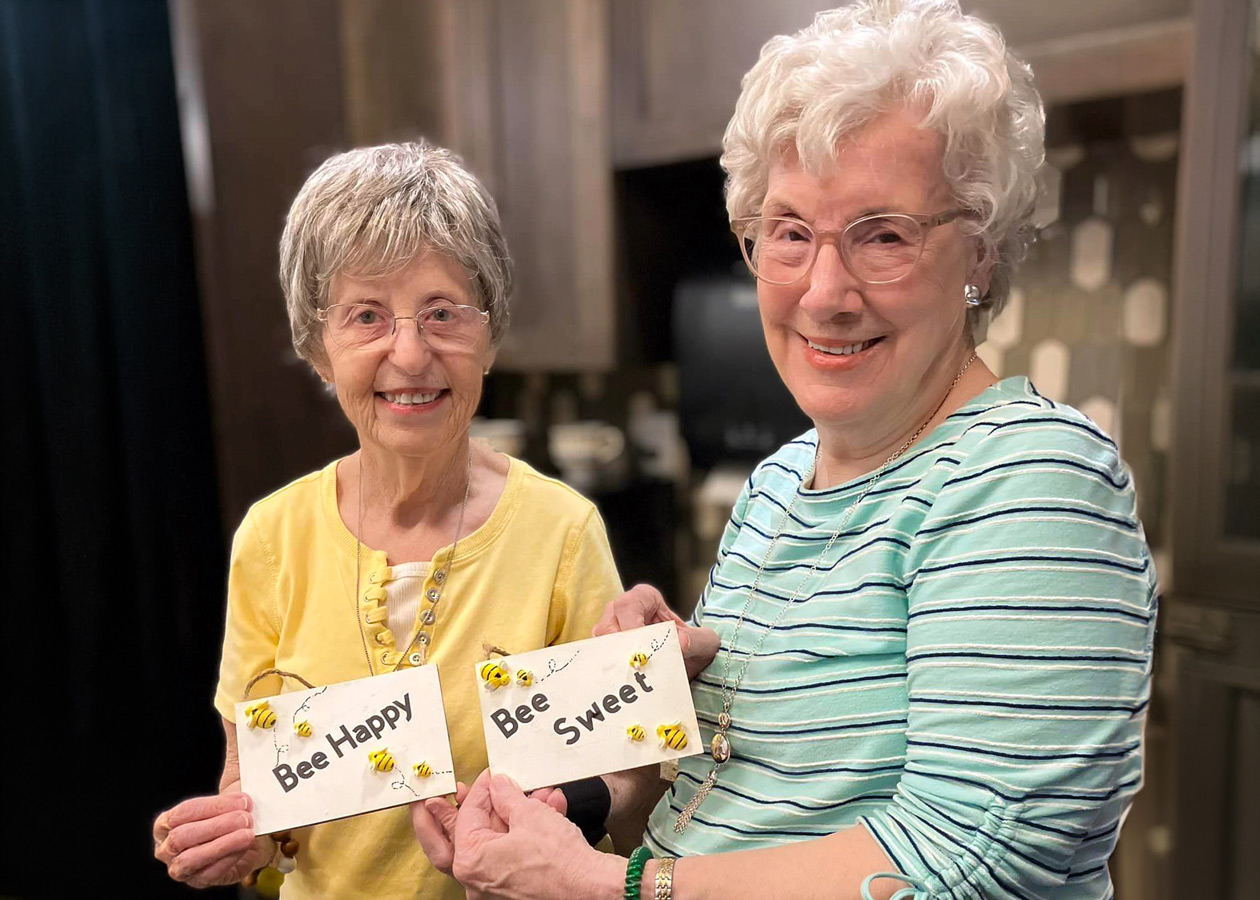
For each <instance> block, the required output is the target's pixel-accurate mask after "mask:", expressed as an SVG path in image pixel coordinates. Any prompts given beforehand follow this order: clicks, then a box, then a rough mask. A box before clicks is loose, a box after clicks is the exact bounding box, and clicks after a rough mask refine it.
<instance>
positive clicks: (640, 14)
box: [612, 0, 836, 168]
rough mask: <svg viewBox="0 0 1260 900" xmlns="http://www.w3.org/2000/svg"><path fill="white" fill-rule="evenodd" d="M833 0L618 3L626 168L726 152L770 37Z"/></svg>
mask: <svg viewBox="0 0 1260 900" xmlns="http://www.w3.org/2000/svg"><path fill="white" fill-rule="evenodd" d="M835 5H836V4H835V2H834V0H833V2H827V0H777V2H774V3H766V2H764V0H687V2H685V3H680V2H678V0H634V2H623V3H614V4H613V9H612V16H613V46H612V60H613V109H614V117H615V118H614V122H613V148H614V149H613V156H614V159H615V161H616V164H617V166H618V167H620V168H631V167H636V166H644V165H655V164H660V163H669V162H677V161H679V160H685V159H698V158H701V157H705V156H716V155H717V154H718V153H720V152H721V147H722V134H723V132H724V131H725V130H726V123H727V122H728V121H729V120H730V118H731V113H732V112H734V110H735V100H736V99H737V98H738V97H739V85H740V79H741V78H743V76H744V73H745V72H747V71H748V70H749V69H750V68H751V67H752V64H753V63H754V62H756V61H757V55H758V54H759V53H760V52H761V46H762V44H764V43H765V42H766V41H767V40H769V39H770V38H771V37H772V36H774V35H776V34H790V33H793V32H796V31H799V30H800V29H801V28H804V27H805V26H806V25H808V24H809V23H810V22H812V21H813V20H814V15H815V13H817V12H818V11H819V10H823V9H829V8H831V7H833V6H835Z"/></svg>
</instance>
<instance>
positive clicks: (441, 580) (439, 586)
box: [354, 447, 472, 675]
mask: <svg viewBox="0 0 1260 900" xmlns="http://www.w3.org/2000/svg"><path fill="white" fill-rule="evenodd" d="M470 493H472V448H471V447H469V448H468V465H467V467H466V470H465V481H464V500H463V502H462V503H461V504H460V505H459V521H458V522H456V524H455V541H454V543H452V544H451V552H450V553H449V554H448V555H447V557H446V565H445V566H443V567H442V568H441V570H439V571H437V572H434V573H433V581H434V586H433V587H431V588H429V590H428V591H426V592H425V597H426V598H428V600H429V602H430V603H431V604H432V605H433V606H437V603H438V601H439V600H441V599H442V592H443V590H445V588H446V584H447V581H448V579H449V578H450V574H451V566H453V565H454V564H455V553H456V551H458V550H459V538H460V535H461V534H463V531H464V513H465V512H466V511H467V510H468V495H469V494H470ZM358 494H359V497H358V526H357V528H356V530H355V535H354V621H355V624H357V625H358V626H359V638H360V639H361V640H362V642H363V661H364V662H366V663H367V667H368V674H370V675H375V674H376V669H374V668H373V667H372V654H371V653H370V652H368V643H367V632H366V631H364V629H363V615H362V613H361V611H360V608H359V587H360V581H359V578H360V574H361V569H362V562H361V561H362V555H363V541H362V539H361V538H360V537H359V536H360V535H361V534H363V454H362V453H360V454H359V491H358ZM435 621H436V616H435V614H434V612H433V609H432V607H430V608H429V609H427V610H425V611H424V613H423V614H422V616H421V617H420V627H419V628H417V629H416V633H415V634H414V635H412V637H411V640H410V641H409V642H408V643H407V646H406V647H404V648H403V649H402V652H401V653H400V654H399V655H398V656H399V659H398V662H397V663H396V664H395V665H394V668H393V671H395V672H397V671H398V670H399V669H400V668H402V662H403V660H404V659H406V658H407V654H408V653H409V652H410V651H411V648H412V647H414V646H415V645H416V641H419V642H420V645H421V646H422V647H423V648H424V649H423V650H422V651H420V656H421V660H420V661H421V662H424V660H425V658H426V657H427V656H428V649H429V641H430V637H429V633H428V632H427V631H425V628H426V627H428V626H431V625H432V624H433V623H434V622H435ZM386 665H389V663H388V662H387V663H386Z"/></svg>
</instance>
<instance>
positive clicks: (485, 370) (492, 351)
mask: <svg viewBox="0 0 1260 900" xmlns="http://www.w3.org/2000/svg"><path fill="white" fill-rule="evenodd" d="M498 355H499V348H498V347H495V346H491V347H489V348H487V349H486V355H485V356H483V357H482V359H481V372H482V374H483V375H489V374H490V369H491V367H492V366H494V360H495V357H497V356H498Z"/></svg>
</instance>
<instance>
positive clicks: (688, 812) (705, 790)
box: [674, 766, 718, 834]
mask: <svg viewBox="0 0 1260 900" xmlns="http://www.w3.org/2000/svg"><path fill="white" fill-rule="evenodd" d="M717 771H718V767H717V766H714V767H713V768H712V769H710V770H709V774H708V775H706V776H705V778H704V782H703V783H701V785H700V789H699V790H697V791H696V795H695V796H694V797H692V798H691V799H690V800H688V801H687V805H686V806H684V807H683V808H682V812H680V813H679V814H678V818H677V819H675V820H674V834H682V833H683V831H685V830H686V828H687V826H688V825H690V824H691V817H692V816H694V815H695V814H696V810H697V809H698V808H699V807H700V804H701V803H703V802H704V798H705V797H707V796H709V791H711V790H713V785H714V784H716V783H717Z"/></svg>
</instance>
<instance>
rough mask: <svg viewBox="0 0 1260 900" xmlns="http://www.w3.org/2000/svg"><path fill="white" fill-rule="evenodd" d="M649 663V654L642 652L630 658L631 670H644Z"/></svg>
mask: <svg viewBox="0 0 1260 900" xmlns="http://www.w3.org/2000/svg"><path fill="white" fill-rule="evenodd" d="M647 661H648V658H647V654H646V653H643V652H642V651H640V652H638V653H636V654H635V655H634V656H632V657H630V668H632V669H642V668H643V667H644V666H646V665H647Z"/></svg>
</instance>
